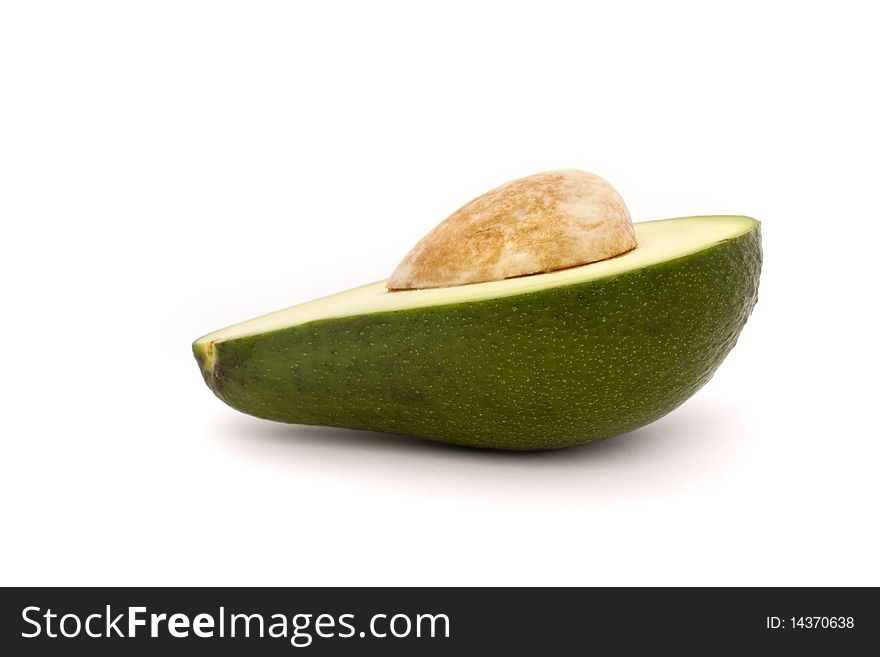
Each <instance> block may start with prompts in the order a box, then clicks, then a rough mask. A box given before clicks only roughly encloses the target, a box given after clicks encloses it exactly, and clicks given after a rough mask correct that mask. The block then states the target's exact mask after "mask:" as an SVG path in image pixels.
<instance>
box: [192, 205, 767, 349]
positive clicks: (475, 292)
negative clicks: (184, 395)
mask: <svg viewBox="0 0 880 657" xmlns="http://www.w3.org/2000/svg"><path fill="white" fill-rule="evenodd" d="M756 224H757V222H756V221H755V220H754V219H751V218H749V217H742V216H736V215H718V216H709V217H683V218H680V219H662V220H658V221H645V222H641V223H636V224H634V226H635V230H636V238H637V241H638V244H639V246H638V248H636V249H634V250H632V251H629V252H628V253H625V254H623V255H620V256H617V257H615V258H611V259H608V260H603V261H600V262H594V263H590V264H587V265H581V266H579V267H571V268H569V269H562V270H558V271H554V272H549V273H546V274H533V275H531V276H522V277H519V278H509V279H505V280H500V281H491V282H488V283H472V284H470V285H457V286H454V287H445V288H432V289H423V290H405V291H396V292H389V291H387V290H386V289H385V281H377V282H375V283H371V284H369V285H364V286H362V287H357V288H353V289H351V290H346V291H344V292H339V293H337V294H333V295H330V296H327V297H323V298H320V299H315V300H314V301H309V302H307V303H303V304H300V305H297V306H293V307H290V308H285V309H284V310H279V311H276V312H273V313H269V314H267V315H262V316H261V317H257V318H255V319H251V320H249V321H246V322H242V323H240V324H234V325H232V326H229V327H226V328H223V329H220V330H219V331H214V332H213V333H209V334H207V335H205V336H202V337H201V338H199V339H198V340H197V341H196V344H205V345H206V344H208V343H216V342H220V341H223V340H229V339H234V338H238V337H242V336H246V335H253V334H256V333H265V332H268V331H275V330H278V329H283V328H286V327H291V326H297V325H300V324H306V323H308V322H313V321H316V320H321V319H331V318H334V317H346V316H350V315H361V314H367V313H380V312H393V311H399V310H410V309H415V308H427V307H430V306H440V305H445V304H452V303H464V302H475V301H482V300H485V299H493V298H501V297H509V296H513V295H517V294H528V293H531V292H539V291H541V290H546V289H549V288H553V287H560V286H565V285H574V284H578V283H585V282H587V281H593V280H597V279H600V278H604V277H608V276H615V275H618V274H621V273H623V272H626V271H632V270H636V269H641V268H645V267H650V266H651V265H656V264H659V263H662V262H666V261H669V260H674V259H675V258H680V257H682V256H686V255H689V254H691V253H695V252H697V251H700V250H702V249H706V248H709V247H711V246H713V245H715V244H717V243H718V242H722V241H724V240H728V239H733V238H735V237H738V236H740V235H742V234H744V233H746V232H748V231H749V230H751V229H753V228H754V227H755V226H756Z"/></svg>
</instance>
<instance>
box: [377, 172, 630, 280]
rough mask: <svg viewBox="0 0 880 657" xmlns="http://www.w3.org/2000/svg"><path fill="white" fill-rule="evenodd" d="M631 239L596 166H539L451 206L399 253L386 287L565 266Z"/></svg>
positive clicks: (613, 252)
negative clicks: (447, 213) (546, 168)
mask: <svg viewBox="0 0 880 657" xmlns="http://www.w3.org/2000/svg"><path fill="white" fill-rule="evenodd" d="M635 247H636V238H635V230H634V229H633V224H632V219H631V217H630V214H629V210H627V208H626V205H625V204H624V202H623V199H622V198H621V196H620V194H618V193H617V190H615V189H614V187H612V186H611V184H610V183H608V182H607V181H606V180H604V179H603V178H600V177H599V176H597V175H596V174H593V173H588V172H586V171H578V170H575V169H562V170H555V171H545V172H543V173H538V174H535V175H532V176H526V177H525V178H519V179H517V180H514V181H511V182H509V183H506V184H504V185H502V186H500V187H497V188H495V189H493V190H491V191H489V192H487V193H486V194H483V195H482V196H479V197H477V198H475V199H474V200H472V201H470V202H469V203H467V204H466V205H464V206H462V207H461V208H459V209H458V210H456V211H455V212H454V213H452V214H451V215H450V216H449V217H448V218H447V219H446V220H444V221H443V222H442V223H440V224H439V225H438V226H436V227H435V228H434V229H433V230H432V231H431V232H430V233H428V234H427V235H426V236H425V237H424V238H422V239H421V240H420V241H419V242H418V244H416V246H415V247H413V249H412V250H411V251H410V252H409V253H408V254H407V255H406V257H404V259H403V261H401V263H400V264H399V265H398V266H397V268H396V269H395V270H394V273H392V275H391V277H390V278H389V279H388V282H387V285H386V287H387V289H388V290H389V291H399V290H417V289H427V288H439V287H452V286H457V285H467V284H470V283H484V282H489V281H499V280H504V279H507V278H515V277H520V276H528V275H531V274H540V273H546V272H551V271H556V270H559V269H567V268H569V267H576V266H578V265H584V264H588V263H591V262H597V261H600V260H606V259H608V258H612V257H614V256H618V255H621V254H623V253H626V252H627V251H631V250H632V249H634V248H635Z"/></svg>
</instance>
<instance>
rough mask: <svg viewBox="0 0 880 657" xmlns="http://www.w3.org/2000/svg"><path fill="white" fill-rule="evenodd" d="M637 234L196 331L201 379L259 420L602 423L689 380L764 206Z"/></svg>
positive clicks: (468, 432) (586, 431)
mask: <svg viewBox="0 0 880 657" xmlns="http://www.w3.org/2000/svg"><path fill="white" fill-rule="evenodd" d="M634 227H635V236H636V241H637V243H638V247H637V248H635V249H633V250H630V251H628V252H626V253H624V254H622V255H619V256H617V257H613V258H610V259H606V260H602V261H599V262H593V263H590V264H585V265H582V266H576V267H570V268H567V269H561V270H558V271H551V272H549V273H539V274H533V275H528V276H522V277H518V278H507V279H504V280H496V281H490V282H481V283H473V284H466V285H458V286H450V287H437V288H431V289H412V290H405V291H395V292H390V291H388V290H387V289H386V281H380V282H377V283H373V284H371V285H366V286H363V287H358V288H355V289H352V290H348V291H345V292H341V293H339V294H335V295H332V296H329V297H325V298H322V299H317V300H315V301H311V302H308V303H304V304H301V305H298V306H294V307H291V308H287V309H285V310H280V311H278V312H275V313H271V314H269V315H264V316H262V317H258V318H256V319H252V320H250V321H247V322H244V323H241V324H236V325H234V326H230V327H228V328H225V329H221V330H219V331H216V332H214V333H209V334H208V335H205V336H204V337H201V338H199V339H198V340H196V341H195V343H194V344H193V352H194V354H195V357H196V360H197V361H198V364H199V367H200V368H201V371H202V375H203V377H204V379H205V382H206V383H207V384H208V387H210V388H211V390H212V391H213V392H214V393H215V394H216V395H217V396H218V397H219V398H220V399H222V400H223V401H224V402H226V403H227V404H229V405H230V406H232V407H233V408H236V409H238V410H240V411H242V412H244V413H248V414H251V415H255V416H257V417H261V418H266V419H269V420H276V421H280V422H291V423H297V424H320V425H329V426H336V427H349V428H355V429H369V430H372V431H382V432H387V433H395V434H406V435H411V436H418V437H422V438H428V439H432V440H439V441H444V442H448V443H455V444H459V445H469V446H474V447H486V448H495V449H508V450H535V449H553V448H561V447H568V446H572V445H579V444H583V443H588V442H592V441H596V440H602V439H605V438H610V437H612V436H616V435H619V434H622V433H625V432H627V431H631V430H633V429H636V428H638V427H641V426H643V425H645V424H648V423H649V422H653V421H654V420H657V419H658V418H660V417H662V416H664V415H666V414H667V413H669V412H670V411H671V410H673V409H674V408H676V407H677V406H679V405H680V404H681V403H683V402H684V401H685V400H686V399H688V398H689V397H690V396H691V395H692V394H694V393H695V392H696V391H697V390H698V389H699V388H700V387H701V386H702V385H703V384H705V383H706V381H708V380H709V378H710V377H711V376H712V374H713V373H714V372H715V370H716V369H717V367H718V366H719V365H720V364H721V361H722V360H723V359H724V357H725V356H726V355H727V353H728V352H729V351H730V350H731V348H732V347H733V345H734V344H735V343H736V340H737V337H738V335H739V333H740V331H741V329H742V327H743V325H744V324H745V322H746V319H747V318H748V316H749V314H750V313H751V311H752V308H753V306H754V304H755V302H756V300H757V291H758V278H759V274H760V269H761V236H760V224H759V222H758V221H756V220H754V219H751V218H749V217H743V216H706V217H685V218H678V219H666V220H661V221H649V222H641V223H635V224H634Z"/></svg>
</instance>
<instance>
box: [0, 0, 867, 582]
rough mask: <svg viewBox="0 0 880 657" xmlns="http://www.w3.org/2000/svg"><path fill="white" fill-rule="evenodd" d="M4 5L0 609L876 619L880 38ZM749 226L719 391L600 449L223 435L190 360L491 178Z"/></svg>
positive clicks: (319, 431)
mask: <svg viewBox="0 0 880 657" xmlns="http://www.w3.org/2000/svg"><path fill="white" fill-rule="evenodd" d="M308 4H309V6H308V7H307V6H306V5H307V3H293V2H280V3H271V2H260V3H255V2H239V3H227V2H204V3H196V2H136V3H135V2H124V3H121V2H105V3H96V2H82V3H70V2H59V3H45V2H21V3H15V2H12V3H6V4H4V5H3V9H2V10H0V94H2V97H0V99H2V102H0V220H2V247H0V248H2V259H0V268H2V271H0V275H2V281H3V283H2V293H3V303H2V310H0V312H2V315H3V317H2V323H0V326H2V329H0V330H2V357H0V364H2V369H0V398H2V405H3V406H2V408H3V410H2V415H0V434H2V460H0V500H2V501H0V504H2V507H0V526H2V533H3V537H2V541H0V551H2V560H0V582H2V583H3V584H119V585H122V584H124V585H136V584H142V585H147V584H186V585H190V584H193V585H195V584H216V585H221V584H233V585H237V584H253V585H275V584H277V585H282V584H284V585H305V584H312V585H329V584H404V585H427V584H473V585H483V584H501V585H514V584H547V585H551V584H554V585H555V584H609V585H621V584H624V585H629V584H650V585H653V584H676V585H677V584H698V585H701V584H734V585H740V584H765V585H781V584H797V585H807V584H822V585H825V584H838V585H857V584H873V585H878V584H880V567H878V560H877V554H878V552H880V540H878V538H880V535H878V522H877V502H878V492H880V491H878V483H877V480H878V477H877V468H878V460H880V440H878V438H880V435H878V431H877V425H876V417H877V411H876V406H877V392H878V385H877V373H878V369H877V366H878V363H877V360H878V359H877V339H876V336H877V326H878V324H877V318H876V313H875V307H876V306H877V300H878V292H877V282H878V280H877V279H878V276H877V244H878V238H880V231H878V219H880V210H878V207H880V206H878V194H877V191H878V181H880V166H878V152H880V135H878V124H880V119H878V116H880V102H878V84H877V64H878V61H880V46H878V41H877V34H876V24H877V22H876V20H875V17H874V16H872V15H871V13H870V11H869V8H870V7H871V3H867V2H865V3H854V2H840V1H838V2H834V3H826V4H818V3H809V2H798V3H791V4H788V3H782V2H767V1H762V2H755V3H749V2H737V3H730V4H729V6H727V7H726V8H724V9H722V8H721V6H720V3H701V2H693V3H681V2H664V3H631V2H630V3H627V2H619V1H613V2H603V3H586V2H577V3H575V2H572V3H552V2H547V1H546V0H542V1H541V2H532V3H511V2H508V3H504V4H501V5H490V4H488V3H480V2H472V1H471V2H462V3H456V2H448V1H447V2H443V3H437V4H436V5H435V6H433V7H431V8H428V7H427V6H425V5H424V4H423V3H394V4H392V3H382V2H369V3H354V2H352V3H338V2H324V3H308ZM561 167H574V168H580V169H585V170H588V171H594V172H596V173H599V174H600V175H602V176H604V177H605V178H607V179H608V180H610V181H611V182H612V183H613V184H614V185H615V186H616V187H617V188H618V189H619V190H620V192H621V193H622V195H623V197H624V198H625V199H626V201H627V203H628V205H629V207H630V210H631V212H632V214H633V216H634V218H635V219H636V220H645V219H655V218H663V217H669V216H682V215H691V214H711V213H742V214H750V215H753V216H756V217H758V218H760V219H762V220H763V222H764V223H763V231H764V247H765V269H764V274H763V278H762V283H761V291H760V301H759V303H758V306H757V308H756V310H755V313H754V315H753V316H752V318H751V320H750V321H749V323H748V325H747V326H746V328H745V330H744V332H743V334H742V336H741V339H740V342H739V344H738V346H737V347H736V348H735V349H734V351H733V352H732V354H731V355H730V357H729V358H728V359H727V361H726V362H725V363H724V365H723V366H722V368H721V369H720V371H719V372H718V374H717V375H716V376H715V378H714V379H713V380H712V381H711V382H710V383H709V384H708V385H707V386H706V387H705V388H704V389H703V390H702V391H700V392H699V393H698V394H697V395H696V396H695V397H694V398H693V399H691V400H690V401H689V402H688V403H687V404H685V405H684V406H683V407H682V408H680V409H679V410H677V411H675V412H674V413H672V414H671V415H669V416H668V417H666V418H665V419H663V420H661V421H659V422H656V423H655V424H653V425H651V426H649V427H646V428H644V429H641V430H639V431H636V432H634V433H632V434H629V435H627V436H624V437H621V438H618V439H616V440H613V441H609V442H607V443H603V444H598V445H594V446H588V447H585V448H578V449H571V450H564V451H560V452H554V453H540V454H531V455H523V454H505V453H489V452H477V451H471V450H466V449H453V448H449V447H445V446H442V445H435V444H431V443H428V442H420V441H415V440H409V439H403V438H398V437H390V436H384V435H377V434H369V433H362V432H351V431H344V430H334V429H324V428H309V427H302V426H285V425H279V424H273V423H270V422H265V421H261V420H257V419H254V418H250V417H247V416H244V415H241V414H238V413H237V412H235V411H233V410H231V409H229V408H227V407H226V406H224V405H223V404H222V403H221V402H220V401H219V400H217V399H216V398H214V397H213V395H212V394H211V393H210V391H209V390H208V389H207V388H206V387H205V385H204V383H203V382H202V379H201V376H200V375H199V371H198V369H197V367H196V364H195V362H194V360H193V358H192V355H191V353H190V342H191V341H192V340H193V339H194V338H196V337H198V336H199V335H201V334H203V333H206V332H208V331H209V330H213V329H216V328H219V327H221V326H224V325H227V324H230V323H233V322H236V321H239V320H243V319H247V318H249V317H251V316H254V315H257V314H261V313H264V312H267V311H270V310H274V309H276V308H280V307H284V306H288V305H292V304H294V303H298V302H301V301H306V300H308V299H311V298H313V297H316V296H320V295H323V294H326V293H331V292H334V291H337V290H339V289H344V288H348V287H352V286H355V285H359V284H362V283H365V282H370V281H373V280H377V279H380V278H385V277H386V276H387V275H388V274H389V273H390V272H391V270H392V269H393V268H394V266H395V265H396V264H397V262H398V261H399V260H400V259H401V258H402V257H403V255H404V254H405V253H406V252H407V251H408V250H409V248H410V247H411V246H412V245H413V244H414V243H415V242H416V241H417V240H418V239H419V238H420V237H421V236H422V235H423V234H424V233H425V232H427V231H428V230H429V229H430V228H431V227H432V226H434V225H435V224H436V223H438V222H439V221H440V220H442V219H443V218H444V217H445V216H446V215H448V214H449V213H450V212H451V211H453V210H454V209H456V208H457V207H458V206H459V205H461V204H462V203H464V202H466V201H468V200H469V199H471V198H472V197H474V196H476V195H478V194H480V193H482V192H484V191H486V190H488V189H489V188H491V187H494V186H496V185H498V184H500V183H503V182H505V181H507V180H509V179H511V178H515V177H518V176H521V175H526V174H530V173H534V172H537V171H541V170H544V169H548V168H561Z"/></svg>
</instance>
